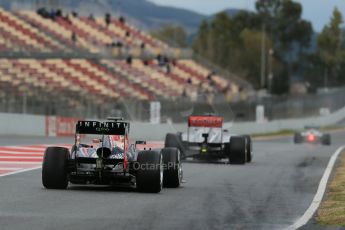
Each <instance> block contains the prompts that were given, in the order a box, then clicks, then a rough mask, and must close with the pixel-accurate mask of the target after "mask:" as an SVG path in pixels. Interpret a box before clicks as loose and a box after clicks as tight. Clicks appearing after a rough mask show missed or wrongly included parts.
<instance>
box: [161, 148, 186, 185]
mask: <svg viewBox="0 0 345 230" xmlns="http://www.w3.org/2000/svg"><path fill="white" fill-rule="evenodd" d="M162 155H163V162H164V177H163V186H164V187H168V188H177V187H179V186H180V185H181V182H182V176H183V175H182V164H181V155H180V150H179V149H177V148H164V149H162Z"/></svg>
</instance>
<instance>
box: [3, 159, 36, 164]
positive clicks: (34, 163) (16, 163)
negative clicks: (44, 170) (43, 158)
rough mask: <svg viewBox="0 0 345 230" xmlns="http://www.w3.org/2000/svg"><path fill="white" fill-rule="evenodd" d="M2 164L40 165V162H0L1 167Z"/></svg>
mask: <svg viewBox="0 0 345 230" xmlns="http://www.w3.org/2000/svg"><path fill="white" fill-rule="evenodd" d="M3 164H20V165H23V164H24V165H25V164H26V165H38V164H42V163H40V162H30V161H15V160H13V161H0V165H3Z"/></svg>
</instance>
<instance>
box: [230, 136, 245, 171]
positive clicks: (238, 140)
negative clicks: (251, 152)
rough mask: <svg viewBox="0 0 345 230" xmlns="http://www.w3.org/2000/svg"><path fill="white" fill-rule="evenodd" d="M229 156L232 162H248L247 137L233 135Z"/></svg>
mask: <svg viewBox="0 0 345 230" xmlns="http://www.w3.org/2000/svg"><path fill="white" fill-rule="evenodd" d="M228 156H229V163H230V164H245V163H246V162H247V153H246V139H245V138H244V137H241V136H233V137H231V138H230V142H229V144H228Z"/></svg>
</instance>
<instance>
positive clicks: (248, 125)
mask: <svg viewBox="0 0 345 230" xmlns="http://www.w3.org/2000/svg"><path fill="white" fill-rule="evenodd" d="M344 119H345V108H343V109H340V110H338V111H336V112H334V113H332V114H330V115H327V116H322V117H310V118H303V119H286V120H275V121H271V122H265V123H255V122H243V123H233V124H231V123H226V124H224V128H227V129H228V130H229V132H231V133H237V134H258V133H269V132H277V131H280V130H285V129H289V130H299V129H302V128H303V127H304V126H307V125H309V126H310V125H315V126H329V125H334V124H336V123H338V122H340V121H342V120H344ZM186 130H187V124H158V125H153V124H149V123H142V122H132V123H131V137H132V138H133V139H142V140H163V139H164V137H165V134H166V133H169V132H173V133H174V132H178V131H180V132H184V131H186ZM0 135H31V136H44V135H45V116H35V115H25V114H8V113H0Z"/></svg>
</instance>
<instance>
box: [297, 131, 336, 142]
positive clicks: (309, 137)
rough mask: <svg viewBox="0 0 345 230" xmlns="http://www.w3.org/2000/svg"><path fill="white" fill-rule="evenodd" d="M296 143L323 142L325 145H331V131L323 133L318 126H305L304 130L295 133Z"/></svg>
mask: <svg viewBox="0 0 345 230" xmlns="http://www.w3.org/2000/svg"><path fill="white" fill-rule="evenodd" d="M294 143H295V144H301V143H312V144H316V143H321V144H323V145H331V135H330V134H329V133H322V132H321V131H320V129H318V128H317V127H305V129H304V130H303V131H301V132H297V133H295V135H294Z"/></svg>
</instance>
